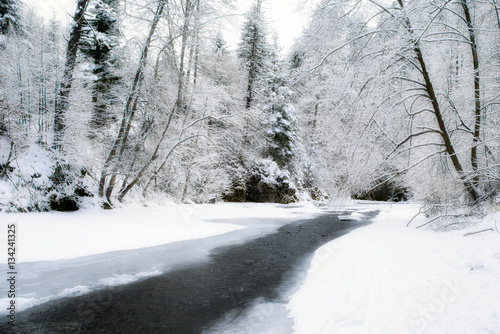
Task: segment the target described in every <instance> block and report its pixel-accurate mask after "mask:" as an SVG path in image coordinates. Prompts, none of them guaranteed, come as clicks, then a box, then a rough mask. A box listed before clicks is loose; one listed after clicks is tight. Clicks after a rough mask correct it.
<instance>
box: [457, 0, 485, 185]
mask: <svg viewBox="0 0 500 334" xmlns="http://www.w3.org/2000/svg"><path fill="white" fill-rule="evenodd" d="M460 3H461V5H462V9H463V10H464V14H465V21H466V23H467V29H468V31H469V42H470V48H471V52H472V64H473V66H474V114H475V116H474V137H473V139H472V148H471V152H470V158H471V165H472V170H473V171H474V176H473V179H472V182H473V183H474V186H475V187H476V188H477V186H478V185H479V175H478V161H477V146H478V145H479V140H480V138H479V136H480V130H481V85H480V79H479V56H478V52H477V44H476V35H475V32H474V26H473V24H472V19H471V16H470V11H469V5H468V4H467V0H461V1H460Z"/></svg>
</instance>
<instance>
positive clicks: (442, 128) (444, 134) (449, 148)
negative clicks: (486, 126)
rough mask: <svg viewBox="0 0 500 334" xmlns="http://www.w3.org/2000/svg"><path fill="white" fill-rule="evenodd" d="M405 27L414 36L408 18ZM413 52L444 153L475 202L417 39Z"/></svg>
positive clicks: (399, 0) (473, 192) (414, 42)
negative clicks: (444, 149) (441, 140)
mask: <svg viewBox="0 0 500 334" xmlns="http://www.w3.org/2000/svg"><path fill="white" fill-rule="evenodd" d="M398 3H399V5H400V7H401V9H403V6H404V5H403V0H398ZM405 27H406V30H407V31H408V32H409V34H410V36H415V34H414V32H413V29H412V27H411V23H410V20H409V19H408V18H406V19H405ZM413 51H414V52H415V54H416V56H417V60H418V64H419V65H420V70H421V73H422V76H423V79H424V82H425V85H424V86H425V91H426V93H427V97H428V98H429V100H430V102H431V104H432V109H433V112H434V116H435V118H436V122H437V123H438V126H439V134H440V135H441V138H442V139H443V142H444V146H445V148H446V152H447V154H448V156H449V157H450V159H451V162H452V164H453V167H454V168H455V171H456V172H457V173H458V175H459V177H460V179H461V180H462V183H463V185H464V187H465V189H466V190H467V192H468V194H469V195H470V197H471V198H472V200H474V201H475V200H477V199H478V198H479V195H478V193H477V190H476V188H475V186H474V184H473V183H472V182H470V181H469V180H468V179H467V176H466V175H465V172H464V169H463V167H462V164H461V163H460V160H459V159H458V156H457V154H456V151H455V148H454V146H453V143H452V141H451V138H450V134H449V132H448V129H447V128H446V124H445V122H444V118H443V115H442V113H441V109H440V107H439V102H438V99H437V95H436V93H435V90H434V86H433V85H432V81H431V78H430V75H429V72H428V70H427V66H426V63H425V60H424V56H423V54H422V50H421V48H420V44H419V42H418V40H417V39H413Z"/></svg>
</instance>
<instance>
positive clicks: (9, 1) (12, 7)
mask: <svg viewBox="0 0 500 334" xmlns="http://www.w3.org/2000/svg"><path fill="white" fill-rule="evenodd" d="M19 7H20V2H19V0H0V33H1V34H2V35H6V34H8V33H9V32H19V31H20V27H21V23H20V20H19V19H20V18H19Z"/></svg>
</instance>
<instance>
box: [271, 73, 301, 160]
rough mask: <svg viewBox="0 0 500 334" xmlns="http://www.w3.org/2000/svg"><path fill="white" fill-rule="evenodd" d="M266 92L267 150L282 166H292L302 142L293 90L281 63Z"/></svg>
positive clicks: (272, 75) (272, 74) (273, 74)
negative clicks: (292, 101) (292, 102)
mask: <svg viewBox="0 0 500 334" xmlns="http://www.w3.org/2000/svg"><path fill="white" fill-rule="evenodd" d="M265 93H266V94H265V95H266V101H265V103H264V107H263V110H264V112H265V114H266V117H265V118H266V120H267V121H266V123H267V124H264V126H265V127H266V128H267V129H268V130H267V135H268V140H269V146H268V150H267V154H268V155H269V156H270V157H271V158H272V160H273V161H275V162H276V163H277V164H278V166H279V167H280V168H285V169H292V166H291V163H292V160H293V158H294V156H295V153H296V150H297V147H298V145H299V139H298V135H297V132H298V130H297V121H296V119H295V116H294V113H295V108H294V106H293V105H292V104H291V100H292V98H293V91H292V90H291V89H290V88H289V87H288V86H287V84H286V80H285V77H284V73H282V71H281V70H280V65H279V63H276V65H275V66H274V70H273V72H271V74H270V75H269V77H268V86H267V89H266V91H265Z"/></svg>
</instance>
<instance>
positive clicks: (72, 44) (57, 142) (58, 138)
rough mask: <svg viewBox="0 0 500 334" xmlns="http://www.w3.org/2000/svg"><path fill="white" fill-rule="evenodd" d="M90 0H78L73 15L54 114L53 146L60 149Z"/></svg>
mask: <svg viewBox="0 0 500 334" xmlns="http://www.w3.org/2000/svg"><path fill="white" fill-rule="evenodd" d="M88 2H89V0H78V2H77V5H76V10H75V16H74V17H73V21H74V22H73V26H72V28H71V33H70V35H69V40H68V48H67V50H66V64H65V65H64V73H63V77H62V80H61V83H60V85H59V89H58V92H57V96H56V108H55V115H54V139H53V143H52V147H53V148H54V149H58V150H60V149H61V148H62V141H63V137H64V130H65V128H66V124H65V119H64V118H65V116H66V112H67V110H68V107H69V93H70V91H71V85H72V83H73V72H74V69H75V65H76V53H77V51H78V42H79V41H80V36H81V31H82V25H83V20H84V14H85V10H86V9H87V5H88Z"/></svg>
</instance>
